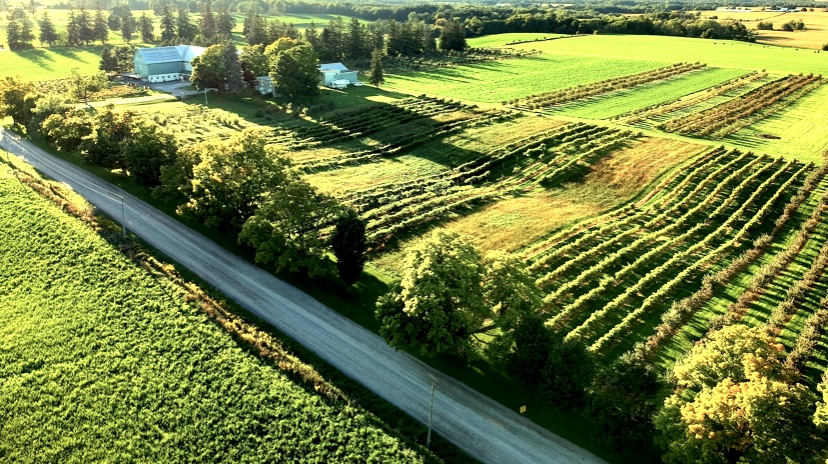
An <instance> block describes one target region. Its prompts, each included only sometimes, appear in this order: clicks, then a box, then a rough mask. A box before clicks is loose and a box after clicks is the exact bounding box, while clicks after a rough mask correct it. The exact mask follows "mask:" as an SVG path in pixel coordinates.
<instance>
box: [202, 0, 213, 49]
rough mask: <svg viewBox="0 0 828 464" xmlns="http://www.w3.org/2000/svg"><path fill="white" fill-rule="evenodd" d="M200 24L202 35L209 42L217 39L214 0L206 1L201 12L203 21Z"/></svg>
mask: <svg viewBox="0 0 828 464" xmlns="http://www.w3.org/2000/svg"><path fill="white" fill-rule="evenodd" d="M199 26H200V27H201V35H202V37H204V40H205V41H206V42H207V43H211V42H212V41H213V40H215V36H216V32H217V27H216V17H215V15H214V14H213V1H212V0H206V1H205V2H204V9H203V11H202V14H201V22H200V24H199Z"/></svg>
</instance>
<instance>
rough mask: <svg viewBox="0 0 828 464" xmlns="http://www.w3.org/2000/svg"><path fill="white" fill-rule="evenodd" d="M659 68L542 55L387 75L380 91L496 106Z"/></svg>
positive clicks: (611, 60)
mask: <svg viewBox="0 0 828 464" xmlns="http://www.w3.org/2000/svg"><path fill="white" fill-rule="evenodd" d="M581 40H583V39H577V40H569V39H562V40H552V41H548V42H539V43H540V44H551V43H555V42H562V43H564V42H566V43H574V42H580V41H581ZM532 45H535V44H534V43H533V44H532ZM525 46H526V45H520V47H525ZM528 48H532V47H528ZM661 66H662V65H661V63H658V62H654V61H645V60H636V61H630V60H624V59H615V58H610V57H605V58H595V57H589V56H575V55H551V54H544V55H539V56H532V57H529V58H523V59H508V60H502V61H492V62H486V63H480V64H475V65H470V66H460V67H454V68H445V69H438V70H434V71H429V72H415V73H408V74H394V75H388V76H386V79H385V80H386V84H385V87H386V88H388V89H390V90H394V91H398V92H404V93H408V94H414V95H417V94H423V93H425V94H430V95H439V96H442V97H448V98H455V99H461V100H468V101H474V102H483V103H498V102H501V101H504V100H512V99H515V98H522V97H526V96H528V95H534V94H537V93H543V92H551V91H553V90H559V89H564V88H567V87H572V86H575V85H579V84H588V83H591V82H596V81H601V80H605V79H611V78H613V77H618V76H623V75H626V74H635V73H639V72H644V71H649V70H652V69H656V68H659V67H661Z"/></svg>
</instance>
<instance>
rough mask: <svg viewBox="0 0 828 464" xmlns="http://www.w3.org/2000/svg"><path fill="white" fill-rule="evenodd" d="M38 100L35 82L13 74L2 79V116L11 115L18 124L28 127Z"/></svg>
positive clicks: (0, 85) (0, 89) (0, 97)
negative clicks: (18, 77) (20, 78)
mask: <svg viewBox="0 0 828 464" xmlns="http://www.w3.org/2000/svg"><path fill="white" fill-rule="evenodd" d="M36 100H37V95H36V88H35V86H34V84H32V83H30V82H26V81H22V80H19V79H17V78H15V77H11V76H6V77H4V78H2V79H0V117H4V118H5V117H10V118H12V121H13V122H14V124H15V125H16V126H18V127H26V126H27V125H28V123H29V121H30V120H31V117H32V110H33V109H34V107H35V102H36Z"/></svg>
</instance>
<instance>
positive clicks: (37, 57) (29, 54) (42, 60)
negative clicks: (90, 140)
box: [13, 48, 55, 71]
mask: <svg viewBox="0 0 828 464" xmlns="http://www.w3.org/2000/svg"><path fill="white" fill-rule="evenodd" d="M13 53H14V54H15V55H17V56H18V57H20V58H23V59H25V60H28V61H31V62H32V63H34V64H35V65H37V66H38V67H40V68H43V69H46V70H49V71H52V70H53V68H52V66H50V64H49V62H52V63H53V62H54V61H55V59H54V58H52V57H51V56H49V54H48V53H47V52H46V50H43V49H41V48H35V49H33V50H21V51H18V52H13Z"/></svg>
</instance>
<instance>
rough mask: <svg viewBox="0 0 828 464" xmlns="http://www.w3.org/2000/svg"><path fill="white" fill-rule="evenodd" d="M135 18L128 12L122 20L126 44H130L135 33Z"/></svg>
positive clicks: (122, 32)
mask: <svg viewBox="0 0 828 464" xmlns="http://www.w3.org/2000/svg"><path fill="white" fill-rule="evenodd" d="M135 23H136V21H135V17H134V16H132V12H131V11H128V12H127V14H126V15H124V16H123V17H122V18H121V36H122V37H123V39H124V42H126V43H130V42H131V41H132V34H134V33H135Z"/></svg>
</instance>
